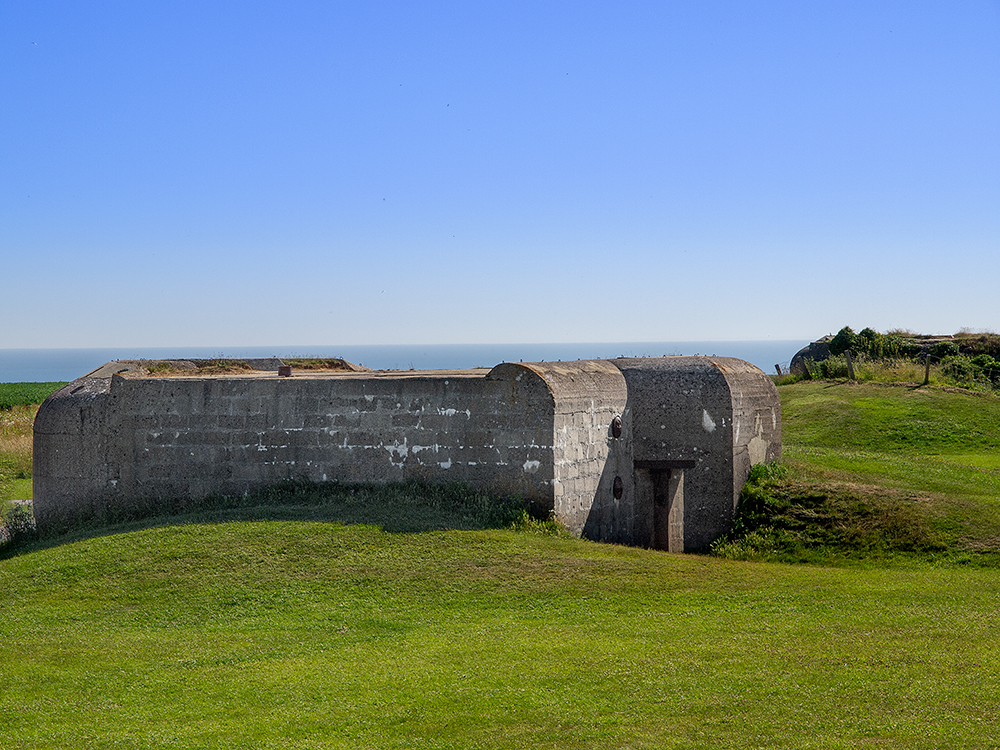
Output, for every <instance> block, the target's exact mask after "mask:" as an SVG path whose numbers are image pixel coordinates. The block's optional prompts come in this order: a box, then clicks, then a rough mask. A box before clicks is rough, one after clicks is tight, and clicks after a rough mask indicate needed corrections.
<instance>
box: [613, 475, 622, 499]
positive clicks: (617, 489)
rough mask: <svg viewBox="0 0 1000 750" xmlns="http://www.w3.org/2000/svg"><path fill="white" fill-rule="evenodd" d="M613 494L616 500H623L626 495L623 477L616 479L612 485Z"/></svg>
mask: <svg viewBox="0 0 1000 750" xmlns="http://www.w3.org/2000/svg"><path fill="white" fill-rule="evenodd" d="M611 494H612V495H614V496H615V500H621V498H622V495H624V494H625V483H624V482H622V478H621V477H615V481H614V482H612V483H611Z"/></svg>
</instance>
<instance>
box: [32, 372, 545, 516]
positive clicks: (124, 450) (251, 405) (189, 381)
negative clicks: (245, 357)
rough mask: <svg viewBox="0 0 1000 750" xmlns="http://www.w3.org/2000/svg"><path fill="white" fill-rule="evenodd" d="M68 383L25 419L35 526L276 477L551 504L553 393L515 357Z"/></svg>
mask: <svg viewBox="0 0 1000 750" xmlns="http://www.w3.org/2000/svg"><path fill="white" fill-rule="evenodd" d="M78 385H79V381H78V384H77V385H74V386H73V387H67V388H65V389H63V390H62V391H60V392H57V393H56V394H54V395H53V397H52V398H51V399H50V400H49V401H47V402H46V404H45V405H43V408H42V409H40V410H39V417H38V420H37V422H36V438H35V444H36V451H37V456H38V463H37V467H38V468H37V470H36V475H35V476H36V480H35V481H36V485H35V486H36V489H37V497H38V500H37V501H36V504H35V513H36V516H37V518H38V521H39V524H40V525H41V526H43V527H45V526H50V525H52V524H53V523H59V522H60V521H63V522H66V521H69V520H70V519H72V518H75V517H77V516H88V515H94V514H101V513H103V512H104V511H105V510H108V509H112V510H117V511H118V512H136V513H144V512H148V510H149V509H152V508H161V509H162V508H164V506H166V505H168V504H170V503H183V500H184V499H186V498H202V497H205V496H207V495H210V494H213V493H225V494H241V493H243V492H246V491H247V490H249V489H251V488H253V487H257V486H261V485H264V484H268V483H272V482H275V481H278V480H280V479H285V478H301V479H311V480H316V481H333V480H339V481H348V482H352V481H377V482H378V481H403V480H407V479H417V478H419V479H425V480H432V481H455V482H468V483H470V484H472V485H475V486H481V487H487V488H489V489H491V490H493V491H497V492H504V493H517V494H522V495H525V496H527V497H530V498H533V499H536V500H537V501H539V502H540V503H542V504H543V506H545V507H549V508H551V507H552V462H551V460H548V459H547V454H551V451H552V436H553V433H552V424H553V398H552V394H551V392H550V391H549V389H548V387H547V386H546V383H545V382H544V381H543V380H542V379H541V378H539V377H538V376H537V374H535V373H534V372H532V371H531V370H529V369H527V368H524V367H521V366H520V365H510V366H507V367H505V368H502V369H501V370H500V371H499V372H492V373H489V374H487V373H486V371H482V372H480V373H475V372H474V371H473V373H469V372H464V373H454V374H451V375H447V376H442V377H432V376H426V375H425V376H419V375H417V376H409V375H405V374H399V373H396V374H382V375H371V374H365V375H361V376H355V375H348V374H340V375H336V376H327V377H315V376H313V377H308V378H277V377H232V378H176V377H171V378H139V379H128V378H125V377H120V376H117V375H115V376H113V377H112V378H110V379H89V380H87V381H86V382H85V384H84V389H83V390H82V391H78V392H77V393H73V390H74V389H75V388H76V387H78ZM84 393H85V394H87V398H86V399H85V400H81V395H83V394H84ZM133 509H134V510H133Z"/></svg>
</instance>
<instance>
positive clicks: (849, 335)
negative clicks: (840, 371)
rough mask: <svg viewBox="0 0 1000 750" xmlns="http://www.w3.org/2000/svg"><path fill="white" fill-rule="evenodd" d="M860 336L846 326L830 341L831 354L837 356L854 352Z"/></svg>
mask: <svg viewBox="0 0 1000 750" xmlns="http://www.w3.org/2000/svg"><path fill="white" fill-rule="evenodd" d="M857 339H858V336H857V334H856V333H854V331H852V330H851V327H850V326H844V327H843V328H841V329H840V330H839V331H837V335H836V336H834V337H833V338H832V339H831V340H830V344H829V346H830V354H832V355H834V356H837V355H839V354H843V353H844V352H846V351H849V350H853V349H854V347H855V345H856V343H857Z"/></svg>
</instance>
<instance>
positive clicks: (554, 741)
mask: <svg viewBox="0 0 1000 750" xmlns="http://www.w3.org/2000/svg"><path fill="white" fill-rule="evenodd" d="M780 393H781V397H782V402H783V417H784V432H785V456H786V461H785V463H786V466H787V468H786V469H785V470H783V471H778V470H774V471H773V472H770V473H767V472H765V474H766V476H764V477H763V478H762V479H761V481H760V482H759V484H755V485H754V486H755V487H758V488H759V490H760V493H761V497H762V499H761V501H760V508H761V511H760V513H759V514H758V518H757V519H756V524H757V525H756V527H755V528H754V529H746V530H745V531H746V533H744V534H743V536H742V538H740V537H739V535H736V537H735V538H734V540H733V541H732V542H731V546H730V548H729V553H731V554H732V555H733V556H739V553H740V551H741V550H742V553H744V554H745V555H746V556H749V557H755V558H756V559H758V560H760V559H772V560H785V561H788V560H810V561H812V562H813V563H814V564H810V565H803V564H790V563H788V562H760V561H757V562H747V561H743V560H735V559H725V558H723V557H720V556H691V555H668V554H664V553H659V552H653V551H649V550H639V549H629V548H623V547H617V546H613V545H605V544H594V543H590V542H586V541H581V540H576V539H570V538H566V537H564V536H560V535H558V534H556V533H553V528H552V526H551V525H547V524H539V523H536V522H532V521H530V519H526V518H524V517H518V516H517V515H516V513H514V512H513V510H514V509H511V513H509V514H506V515H505V514H502V513H501V514H495V515H490V514H484V513H483V511H482V507H481V505H479V504H477V502H478V501H475V499H471V500H470V499H468V498H464V499H463V496H453V495H449V494H448V493H444V494H442V495H439V496H436V499H435V497H430V498H428V499H426V500H421V499H420V498H419V497H417V496H418V495H419V494H420V491H419V490H418V489H412V490H407V491H406V492H407V494H408V496H409V498H410V499H409V500H408V501H407V502H410V503H412V504H415V505H411V507H410V508H405V509H402V510H401V509H400V505H401V503H400V502H399V500H400V498H398V497H397V498H395V499H393V497H391V496H390V495H380V494H374V495H363V491H361V490H359V493H362V494H358V493H354V494H351V493H348V494H347V495H345V496H343V497H340V498H339V499H335V500H333V499H329V498H327V499H323V498H320V497H316V496H314V494H310V493H312V492H313V490H314V488H309V487H291V488H290V489H288V491H289V492H291V494H290V495H289V496H287V497H286V498H285V499H284V500H282V501H281V503H280V507H278V506H277V505H273V504H268V502H269V501H268V500H267V498H266V496H261V499H260V502H261V503H263V505H262V506H260V507H252V506H251V507H242V508H228V509H227V508H217V509H215V510H213V511H211V512H207V511H206V512H204V513H202V514H201V515H199V516H189V517H185V518H183V519H173V521H171V520H170V519H159V520H157V521H155V522H153V523H147V524H145V527H143V526H140V525H134V526H131V527H116V528H109V529H103V530H91V531H90V532H84V533H83V534H82V535H78V536H76V537H73V538H67V539H66V540H63V541H62V543H59V544H56V543H53V542H44V543H35V544H34V545H29V546H26V547H22V548H19V549H14V550H11V551H9V552H8V556H7V557H6V559H0V592H3V598H2V599H0V645H2V652H0V653H2V657H0V747H4V748H8V747H9V748H36V747H37V748H40V747H46V748H47V747H135V748H154V747H157V748H158V747H178V748H204V747H208V748H211V747H227V748H228V747H249V748H282V747H304V748H357V747H373V748H404V747H405V748H409V747H414V748H415V747H429V748H467V747H472V748H520V747H525V748H527V747H550V748H606V747H629V748H717V747H740V748H744V747H747V748H764V747H766V748H810V747H811V748H854V747H889V748H941V747H948V748H982V747H996V746H1000V650H997V649H996V648H995V644H996V643H997V642H998V639H1000V618H998V615H997V613H998V603H1000V574H998V566H997V565H996V562H995V561H996V559H997V558H996V556H995V554H994V553H995V551H996V544H997V542H996V537H997V530H998V528H1000V520H998V516H1000V512H998V506H1000V489H998V481H997V480H998V476H997V474H998V470H997V468H996V460H995V456H996V455H997V452H998V451H997V448H998V447H1000V427H998V425H1000V400H998V399H996V397H994V396H989V395H970V394H965V393H960V392H954V391H947V390H943V389H939V388H938V389H935V388H930V389H917V388H907V387H905V386H893V385H881V384H862V385H858V384H849V383H830V382H827V383H816V382H805V383H796V384H793V385H788V386H782V387H781V389H780ZM365 491H367V490H365ZM296 493H298V494H296ZM303 493H304V494H303ZM289 498H291V500H290V499H289ZM380 498H381V499H380ZM366 513H367V514H369V515H368V517H367V520H370V521H377V523H378V524H379V526H372V525H364V524H363V523H350V524H348V525H345V524H344V523H342V522H343V521H352V522H356V521H363V520H366V518H365V516H366ZM512 520H513V523H511V521H512ZM439 526H442V527H451V528H455V527H462V528H464V529H465V530H443V531H442V530H438V531H432V530H429V529H434V528H436V527H439ZM476 526H479V527H480V528H474V527H476ZM484 526H496V527H502V528H482V527H484ZM380 527H381V528H380ZM753 534H757V538H756V541H754V539H753V538H752V536H753ZM748 540H749V541H748ZM761 540H763V541H761ZM740 545H742V547H741V546H740Z"/></svg>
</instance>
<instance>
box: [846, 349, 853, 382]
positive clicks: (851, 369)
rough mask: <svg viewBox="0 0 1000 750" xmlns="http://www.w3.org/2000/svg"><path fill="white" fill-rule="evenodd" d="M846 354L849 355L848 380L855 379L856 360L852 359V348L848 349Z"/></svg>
mask: <svg viewBox="0 0 1000 750" xmlns="http://www.w3.org/2000/svg"><path fill="white" fill-rule="evenodd" d="M844 356H845V357H847V378H848V380H854V362H853V361H851V350H850V349H846V350H845V351H844Z"/></svg>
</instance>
